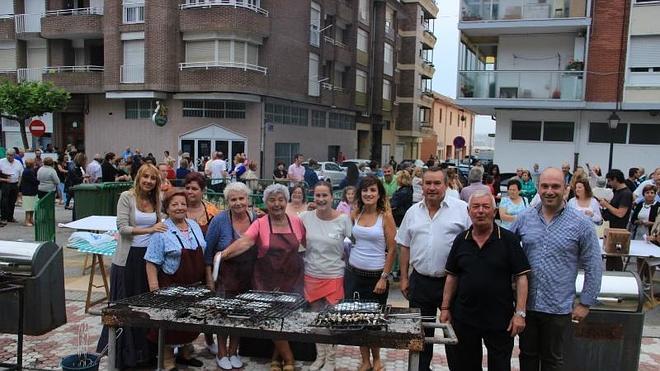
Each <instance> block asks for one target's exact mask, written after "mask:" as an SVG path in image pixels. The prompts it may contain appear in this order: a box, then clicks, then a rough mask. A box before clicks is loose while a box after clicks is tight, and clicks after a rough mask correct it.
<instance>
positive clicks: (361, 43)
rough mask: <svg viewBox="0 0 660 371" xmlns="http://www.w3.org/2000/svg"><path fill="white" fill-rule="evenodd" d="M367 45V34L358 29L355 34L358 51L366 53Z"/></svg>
mask: <svg viewBox="0 0 660 371" xmlns="http://www.w3.org/2000/svg"><path fill="white" fill-rule="evenodd" d="M368 45H369V35H368V34H367V31H365V30H363V29H361V28H358V33H357V48H358V50H359V51H362V52H365V53H366V52H368V51H369V47H368Z"/></svg>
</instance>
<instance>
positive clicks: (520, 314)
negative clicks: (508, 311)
mask: <svg viewBox="0 0 660 371" xmlns="http://www.w3.org/2000/svg"><path fill="white" fill-rule="evenodd" d="M513 315H514V316H520V317H521V318H525V317H527V313H525V311H524V310H518V311H516V313H514V314H513Z"/></svg>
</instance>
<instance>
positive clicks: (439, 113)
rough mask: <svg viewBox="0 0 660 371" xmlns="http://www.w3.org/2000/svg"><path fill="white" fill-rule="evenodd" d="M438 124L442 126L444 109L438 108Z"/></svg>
mask: <svg viewBox="0 0 660 371" xmlns="http://www.w3.org/2000/svg"><path fill="white" fill-rule="evenodd" d="M438 122H439V123H441V124H442V108H438Z"/></svg>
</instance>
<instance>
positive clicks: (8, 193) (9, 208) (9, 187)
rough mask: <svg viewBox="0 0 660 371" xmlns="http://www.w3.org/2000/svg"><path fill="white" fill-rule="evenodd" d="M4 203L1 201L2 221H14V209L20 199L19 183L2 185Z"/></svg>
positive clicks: (0, 214) (0, 216)
mask: <svg viewBox="0 0 660 371" xmlns="http://www.w3.org/2000/svg"><path fill="white" fill-rule="evenodd" d="M1 188H2V201H0V219H2V220H7V221H10V220H14V208H15V207H16V199H18V183H2V186H1Z"/></svg>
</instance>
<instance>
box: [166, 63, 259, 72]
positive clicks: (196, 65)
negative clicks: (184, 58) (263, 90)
mask: <svg viewBox="0 0 660 371" xmlns="http://www.w3.org/2000/svg"><path fill="white" fill-rule="evenodd" d="M191 68H197V69H205V70H208V69H213V68H237V69H240V70H243V71H248V70H250V71H256V72H261V73H263V74H264V75H266V74H267V73H268V68H267V67H263V66H259V65H256V64H251V63H244V62H221V61H215V62H184V63H179V70H181V71H183V70H186V69H191Z"/></svg>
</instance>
